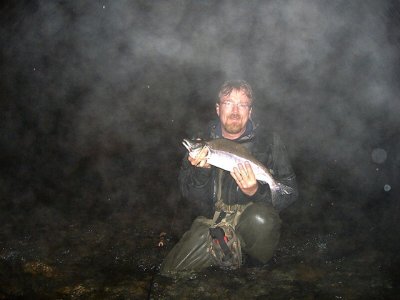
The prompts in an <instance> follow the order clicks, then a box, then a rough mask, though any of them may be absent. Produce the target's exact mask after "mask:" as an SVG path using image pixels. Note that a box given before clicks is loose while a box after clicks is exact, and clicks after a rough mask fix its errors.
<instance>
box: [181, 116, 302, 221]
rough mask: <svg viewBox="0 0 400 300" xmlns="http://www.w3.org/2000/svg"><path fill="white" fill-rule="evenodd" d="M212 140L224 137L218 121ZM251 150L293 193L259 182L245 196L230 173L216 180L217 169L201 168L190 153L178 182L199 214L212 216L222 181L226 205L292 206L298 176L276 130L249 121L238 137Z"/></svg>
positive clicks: (211, 131)
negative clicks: (273, 192) (256, 186)
mask: <svg viewBox="0 0 400 300" xmlns="http://www.w3.org/2000/svg"><path fill="white" fill-rule="evenodd" d="M207 137H208V138H209V139H215V138H221V137H222V134H221V125H220V123H219V121H216V122H212V123H211V124H210V126H209V132H208V134H207ZM235 142H238V143H241V144H243V145H244V146H245V147H246V148H248V149H249V150H250V152H251V153H252V154H253V156H254V157H255V158H257V159H258V160H259V161H260V162H261V163H263V164H264V166H266V167H267V168H268V169H269V170H270V172H271V175H272V176H273V177H274V179H275V180H276V181H277V182H279V183H282V184H284V185H287V186H289V187H291V188H292V189H293V192H292V193H290V194H280V193H276V194H275V195H272V194H271V191H270V189H269V186H268V184H261V183H260V182H259V186H258V190H257V192H256V193H255V194H254V195H253V196H247V195H245V194H244V193H243V192H242V191H241V190H240V188H239V187H238V186H237V184H236V182H235V180H234V179H233V177H232V176H231V175H230V173H229V172H227V171H224V173H223V176H222V179H221V181H219V180H217V170H218V168H216V167H214V166H212V167H211V168H198V167H194V166H192V165H191V164H190V162H189V161H188V159H187V155H188V154H186V156H185V157H184V159H183V162H182V167H181V170H180V174H179V184H180V188H181V193H182V195H183V196H184V197H185V198H186V199H188V200H190V201H193V202H194V203H195V204H197V206H198V208H199V209H200V213H202V214H203V215H206V216H207V217H211V216H212V215H213V212H214V206H215V203H216V201H217V190H218V188H219V187H218V184H219V182H221V198H222V199H223V202H224V204H227V205H234V204H247V203H249V202H250V201H251V202H264V203H267V204H270V205H272V206H273V207H274V208H275V209H276V210H278V211H281V210H282V209H284V208H286V207H287V206H289V205H290V204H291V203H293V202H294V201H295V200H296V199H297V195H298V192H297V184H296V176H295V174H294V172H293V169H292V167H291V165H290V162H289V160H288V157H287V153H286V149H285V146H284V145H283V143H282V141H281V139H280V137H279V136H278V134H276V133H269V132H268V131H267V130H262V128H260V127H257V128H255V126H254V125H253V123H252V122H250V121H249V122H248V124H247V127H246V131H245V133H244V134H243V135H242V136H241V137H240V138H238V139H237V140H235Z"/></svg>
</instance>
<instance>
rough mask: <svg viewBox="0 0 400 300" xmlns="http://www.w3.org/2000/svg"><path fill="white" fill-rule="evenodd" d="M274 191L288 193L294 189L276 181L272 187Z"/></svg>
mask: <svg viewBox="0 0 400 300" xmlns="http://www.w3.org/2000/svg"><path fill="white" fill-rule="evenodd" d="M273 190H274V192H278V193H280V194H282V195H289V194H292V193H293V192H294V189H293V188H291V187H290V186H287V185H285V184H283V183H277V184H276V186H274V187H273Z"/></svg>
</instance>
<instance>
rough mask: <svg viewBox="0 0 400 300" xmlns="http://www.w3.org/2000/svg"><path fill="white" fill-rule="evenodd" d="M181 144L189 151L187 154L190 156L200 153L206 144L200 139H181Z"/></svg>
mask: <svg viewBox="0 0 400 300" xmlns="http://www.w3.org/2000/svg"><path fill="white" fill-rule="evenodd" d="M182 144H183V146H185V148H186V149H187V150H188V151H189V155H190V156H191V157H196V156H197V155H198V154H199V153H200V151H201V150H202V149H203V148H204V147H205V146H206V143H205V142H204V141H203V140H201V139H196V140H189V139H183V141H182Z"/></svg>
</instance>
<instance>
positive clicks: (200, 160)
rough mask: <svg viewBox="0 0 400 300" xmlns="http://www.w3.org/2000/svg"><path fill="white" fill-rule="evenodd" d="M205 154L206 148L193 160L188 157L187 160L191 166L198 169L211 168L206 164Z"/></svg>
mask: <svg viewBox="0 0 400 300" xmlns="http://www.w3.org/2000/svg"><path fill="white" fill-rule="evenodd" d="M207 154H208V148H207V147H204V148H203V149H201V151H200V152H199V154H198V155H197V156H196V157H195V158H193V157H191V156H190V155H189V156H188V160H189V161H190V163H191V164H192V166H195V167H199V168H211V165H210V164H209V163H207Z"/></svg>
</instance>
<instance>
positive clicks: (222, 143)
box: [182, 139, 293, 194]
mask: <svg viewBox="0 0 400 300" xmlns="http://www.w3.org/2000/svg"><path fill="white" fill-rule="evenodd" d="M182 144H183V145H184V146H185V148H186V149H187V150H188V151H189V155H190V156H191V157H193V158H195V157H196V156H197V155H198V154H199V152H200V151H201V150H202V149H204V148H207V150H208V153H207V156H206V159H207V163H209V164H210V165H213V166H216V167H218V168H221V169H224V170H226V171H229V172H231V171H232V170H233V168H234V167H237V165H238V164H244V163H245V162H246V161H247V162H249V163H250V166H251V168H252V169H253V172H254V175H255V176H256V179H257V180H258V181H260V182H262V183H268V185H269V187H270V189H271V192H274V193H275V192H279V193H281V194H291V193H292V192H293V189H292V188H291V187H289V186H286V185H284V184H281V183H279V182H277V181H276V180H275V179H274V178H273V177H272V175H271V173H270V171H269V170H268V168H266V167H265V166H264V165H263V164H262V163H261V162H260V161H258V160H257V159H256V158H255V157H254V156H253V155H252V154H251V153H250V152H249V150H248V149H247V148H246V147H245V146H243V145H241V144H239V143H236V142H233V141H231V140H227V139H215V140H210V141H204V140H189V139H184V140H183V141H182Z"/></svg>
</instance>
